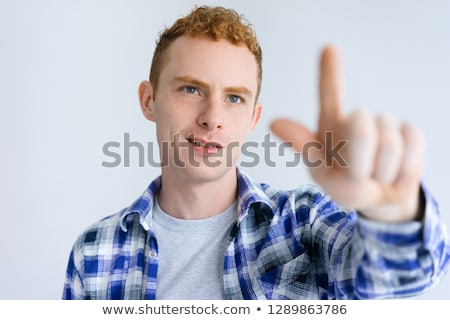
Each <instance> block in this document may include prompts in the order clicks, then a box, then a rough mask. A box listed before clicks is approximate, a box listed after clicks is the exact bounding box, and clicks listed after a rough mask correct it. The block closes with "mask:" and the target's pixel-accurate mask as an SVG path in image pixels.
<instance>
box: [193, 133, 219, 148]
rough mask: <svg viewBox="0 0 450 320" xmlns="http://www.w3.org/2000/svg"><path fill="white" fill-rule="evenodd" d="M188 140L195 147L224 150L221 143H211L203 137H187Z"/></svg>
mask: <svg viewBox="0 0 450 320" xmlns="http://www.w3.org/2000/svg"><path fill="white" fill-rule="evenodd" d="M186 140H187V141H189V142H190V143H192V144H193V145H195V146H198V147H202V148H205V149H210V148H214V149H221V148H223V145H222V144H221V143H220V142H217V141H210V140H207V139H205V138H202V137H196V136H194V135H193V134H192V135H190V136H188V137H186Z"/></svg>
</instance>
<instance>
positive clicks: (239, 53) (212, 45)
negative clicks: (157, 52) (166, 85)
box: [161, 35, 258, 90]
mask: <svg viewBox="0 0 450 320" xmlns="http://www.w3.org/2000/svg"><path fill="white" fill-rule="evenodd" d="M166 55H167V56H166V61H165V65H164V66H163V68H162V70H161V77H167V76H174V75H175V74H176V76H180V75H181V76H186V75H189V76H192V77H195V78H198V79H199V80H202V81H206V82H208V81H212V82H220V81H224V82H227V83H226V84H225V83H224V85H238V84H239V83H240V82H242V83H240V85H243V83H245V84H246V85H247V86H251V90H256V86H257V76H258V68H257V62H256V59H255V57H254V55H253V54H252V53H251V51H250V50H249V49H248V48H247V47H246V46H245V45H234V44H232V43H231V42H229V41H228V40H224V39H222V40H218V41H216V40H212V39H209V38H206V37H198V36H196V37H192V36H188V35H184V36H181V37H179V38H177V39H176V40H175V41H174V42H173V43H172V44H171V45H170V46H169V48H168V50H167V52H166ZM161 80H162V79H161ZM229 82H235V83H229ZM253 87H254V88H253Z"/></svg>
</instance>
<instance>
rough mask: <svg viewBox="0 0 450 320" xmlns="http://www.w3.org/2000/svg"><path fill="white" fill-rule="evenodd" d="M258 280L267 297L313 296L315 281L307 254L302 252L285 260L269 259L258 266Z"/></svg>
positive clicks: (293, 297)
mask: <svg viewBox="0 0 450 320" xmlns="http://www.w3.org/2000/svg"><path fill="white" fill-rule="evenodd" d="M257 270H258V276H257V277H258V281H259V284H260V286H261V289H262V291H263V292H264V295H265V296H266V298H267V299H307V298H314V297H315V296H316V294H314V292H313V291H314V288H315V287H316V286H315V281H314V277H313V276H312V272H311V271H312V267H311V262H310V259H309V256H308V255H307V254H306V253H304V254H301V255H299V256H297V257H295V258H293V259H291V260H289V261H287V262H284V263H283V262H278V263H277V261H275V262H274V261H271V262H270V263H268V264H261V265H260V266H259V267H258V269H257Z"/></svg>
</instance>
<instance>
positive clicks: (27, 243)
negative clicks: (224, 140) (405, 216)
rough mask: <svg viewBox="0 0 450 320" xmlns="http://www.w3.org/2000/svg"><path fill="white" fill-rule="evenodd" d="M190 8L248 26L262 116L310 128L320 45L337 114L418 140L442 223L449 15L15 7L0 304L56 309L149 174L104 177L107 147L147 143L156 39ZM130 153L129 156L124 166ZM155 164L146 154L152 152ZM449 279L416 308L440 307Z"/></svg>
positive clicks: (257, 6) (364, 6) (165, 5)
mask: <svg viewBox="0 0 450 320" xmlns="http://www.w3.org/2000/svg"><path fill="white" fill-rule="evenodd" d="M194 4H214V5H223V6H227V7H232V8H234V9H236V10H237V11H239V12H241V13H243V14H244V15H245V16H246V17H247V19H248V20H249V21H250V22H251V23H252V24H253V25H254V26H255V28H256V32H257V34H258V37H259V39H260V42H261V45H262V48H263V54H264V62H263V68H264V75H263V87H262V94H261V102H262V103H263V105H264V107H265V109H264V113H263V117H262V120H261V123H260V125H259V127H258V128H257V129H256V131H255V132H254V134H253V135H252V137H251V140H254V141H257V142H260V141H262V139H263V137H264V135H265V134H266V133H267V132H268V125H269V122H270V120H271V119H272V118H273V117H275V116H290V117H293V118H294V119H298V120H300V121H303V122H304V123H305V124H307V125H308V126H309V127H311V128H314V127H315V121H316V117H317V111H318V109H317V97H316V89H317V87H316V83H317V62H318V55H319V52H320V49H321V48H322V46H323V45H325V44H328V43H334V44H336V45H337V46H339V48H340V50H341V53H342V57H343V70H344V81H345V87H346V91H345V103H344V109H345V111H346V112H348V111H350V110H352V109H353V108H355V107H358V106H365V107H367V108H368V109H369V110H371V111H372V112H373V113H383V112H389V113H392V114H394V115H395V116H396V117H398V118H400V119H402V120H407V121H411V122H413V123H415V124H416V125H418V126H419V127H421V128H422V129H423V131H424V132H425V134H426V136H427V153H426V159H425V169H424V175H423V177H424V182H425V184H426V185H427V186H428V187H429V189H431V190H432V192H433V194H434V196H435V197H436V198H437V199H438V200H439V202H440V207H441V211H442V214H443V217H444V219H445V221H446V223H447V224H449V221H450V196H449V194H448V191H447V190H448V183H447V182H448V179H449V178H450V175H449V173H450V169H449V166H448V163H447V161H448V160H447V159H448V156H449V151H448V146H449V143H448V139H447V137H448V135H446V134H445V133H446V132H448V128H449V115H450V111H449V109H450V98H449V97H450V95H449V92H450V90H449V85H450V1H445V0H422V1H421V0H414V1H387V0H366V1H358V0H341V1H336V0H329V1H325V0H314V1H313V0H310V1H306V0H303V1H299V0H296V1H294V0H292V1H287V0H284V1H282V0H278V1H273V0H270V1H250V0H246V1H242V0H241V1H237V0H236V1H204V2H201V3H200V2H196V1H180V0H178V1H175V0H171V1H167V0H164V1H144V0H129V1H118V0H101V1H99V0H95V1H93V0H90V1H87V0H77V1H67V0H64V1H63V0H59V1H57V0H55V1H51V0H45V1H31V0H29V1H24V0H14V1H12V0H11V1H5V0H2V1H1V2H0V150H1V158H0V159H1V160H0V217H1V220H0V221H1V222H0V223H1V224H0V226H1V231H0V298H1V299H59V298H60V297H61V293H62V288H63V281H64V273H65V268H66V263H67V258H68V255H69V252H70V248H71V246H72V243H73V241H74V240H75V238H76V237H77V236H78V235H79V233H80V232H81V231H83V230H84V228H86V227H87V226H88V225H90V224H91V223H93V222H94V221H97V220H98V219H100V218H102V217H104V216H106V215H108V214H111V213H114V212H116V211H118V210H120V209H122V208H123V207H126V206H128V205H129V204H130V203H131V202H132V201H133V200H134V199H135V198H136V197H138V196H139V195H140V194H141V193H142V192H143V190H144V189H145V188H146V187H147V185H148V184H149V183H150V181H151V180H152V179H153V178H154V177H155V176H156V175H158V174H159V169H158V168H154V167H150V166H148V165H147V166H145V167H139V166H138V163H137V156H136V155H135V157H134V158H132V163H131V167H129V168H125V167H123V166H120V167H117V168H105V167H102V166H101V163H102V161H110V160H111V159H110V158H107V157H105V156H104V155H103V153H102V147H103V145H104V144H105V143H107V142H108V141H117V142H120V143H123V135H124V133H129V134H130V137H131V139H132V140H134V141H141V142H146V141H153V142H155V141H156V140H155V135H154V126H153V124H152V123H150V122H148V121H147V120H145V119H144V117H143V116H142V114H141V111H140V109H139V104H138V99H137V88H138V85H139V83H140V81H141V80H144V79H146V78H147V77H148V73H149V67H150V61H151V57H152V54H153V49H154V42H155V39H156V35H157V33H158V32H159V31H160V30H161V29H162V28H163V27H164V26H166V25H170V24H172V23H173V22H174V20H175V19H176V18H178V17H180V16H181V15H184V14H186V13H188V12H189V11H190V10H191V9H192V8H193V5H194ZM134 151H135V150H132V151H131V152H132V154H133V152H134ZM155 151H156V150H155ZM273 159H274V160H279V162H278V163H280V165H279V166H278V167H277V168H269V167H268V166H267V165H265V164H264V163H261V165H260V166H257V167H254V168H250V169H247V171H248V172H249V173H251V174H252V175H253V177H254V178H255V179H257V180H259V181H264V182H267V183H270V184H272V185H274V186H277V187H283V188H290V187H295V186H297V185H300V184H302V183H307V182H310V177H309V175H308V173H307V171H306V169H305V168H304V167H303V166H301V167H298V168H285V167H284V162H283V163H281V160H282V159H277V158H273ZM449 287H450V277H447V278H445V280H444V281H443V282H442V283H440V284H439V285H438V286H436V287H435V288H433V289H432V290H430V291H429V292H428V293H427V294H425V295H424V296H421V297H420V299H448V298H450V290H448V289H449Z"/></svg>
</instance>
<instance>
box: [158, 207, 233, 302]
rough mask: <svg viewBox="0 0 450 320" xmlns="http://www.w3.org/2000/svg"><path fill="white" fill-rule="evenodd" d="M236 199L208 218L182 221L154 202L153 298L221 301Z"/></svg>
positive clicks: (223, 297) (223, 296) (223, 294)
mask: <svg viewBox="0 0 450 320" xmlns="http://www.w3.org/2000/svg"><path fill="white" fill-rule="evenodd" d="M236 212H237V202H235V203H233V205H231V206H230V207H229V208H228V209H226V210H225V211H224V212H222V213H220V214H218V215H216V216H214V217H211V218H207V219H200V220H183V219H177V218H174V217H172V216H170V215H168V214H167V213H165V212H163V211H162V210H161V208H160V207H159V204H158V202H157V201H155V205H154V208H153V225H152V230H153V232H154V233H155V235H156V239H157V241H158V252H159V253H158V275H157V289H156V298H157V299H159V300H208V299H211V300H222V299H225V293H224V289H223V263H224V255H225V251H226V247H227V243H228V236H229V234H230V231H231V227H232V226H233V224H234V222H235V220H236Z"/></svg>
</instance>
